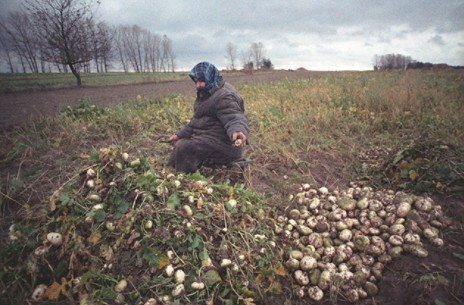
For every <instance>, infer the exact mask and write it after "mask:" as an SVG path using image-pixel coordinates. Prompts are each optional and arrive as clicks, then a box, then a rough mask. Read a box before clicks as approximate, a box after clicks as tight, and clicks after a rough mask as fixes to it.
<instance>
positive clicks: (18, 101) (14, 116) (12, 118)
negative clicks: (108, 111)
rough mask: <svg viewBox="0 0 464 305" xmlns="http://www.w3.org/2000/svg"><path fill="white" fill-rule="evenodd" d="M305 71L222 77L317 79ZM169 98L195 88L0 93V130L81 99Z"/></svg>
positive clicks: (241, 80) (103, 102)
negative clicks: (168, 96)
mask: <svg viewBox="0 0 464 305" xmlns="http://www.w3.org/2000/svg"><path fill="white" fill-rule="evenodd" d="M317 75H318V74H317V73H315V72H309V71H273V72H266V73H255V74H235V75H225V76H224V79H225V80H226V81H228V82H230V83H231V84H233V85H234V86H238V85H240V84H245V83H247V84H256V83H263V82H273V81H281V80H285V79H303V78H309V77H314V76H317ZM169 94H181V95H185V96H193V95H194V94H195V87H194V86H193V84H192V82H191V81H190V79H186V80H183V81H170V82H159V83H146V84H135V85H120V86H108V87H81V88H69V89H60V90H50V91H35V92H19V93H0V130H3V129H8V128H11V127H13V126H16V125H18V124H21V123H24V122H28V121H29V122H30V121H34V120H38V119H41V118H44V117H49V116H54V115H56V114H58V113H59V111H60V110H61V109H62V108H63V107H65V106H68V105H76V104H77V103H79V101H80V100H82V99H90V100H91V101H92V102H94V103H96V104H98V105H100V106H109V105H112V104H113V105H114V104H119V103H124V102H127V101H131V100H132V101H134V100H135V99H136V97H137V95H140V96H142V97H143V98H149V99H155V98H159V97H162V96H165V95H169Z"/></svg>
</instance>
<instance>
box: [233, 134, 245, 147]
mask: <svg viewBox="0 0 464 305" xmlns="http://www.w3.org/2000/svg"><path fill="white" fill-rule="evenodd" d="M246 140H247V137H246V135H245V134H244V133H243V132H241V131H234V132H233V133H232V142H233V145H234V146H235V147H244V146H245V144H246Z"/></svg>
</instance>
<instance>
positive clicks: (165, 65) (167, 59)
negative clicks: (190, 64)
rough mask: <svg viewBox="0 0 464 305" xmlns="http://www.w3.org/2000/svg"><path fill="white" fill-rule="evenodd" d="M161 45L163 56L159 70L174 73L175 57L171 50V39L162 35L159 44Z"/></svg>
mask: <svg viewBox="0 0 464 305" xmlns="http://www.w3.org/2000/svg"><path fill="white" fill-rule="evenodd" d="M161 45H162V47H163V51H162V52H163V55H162V57H161V67H160V68H161V69H162V70H163V71H164V72H166V71H172V72H174V70H175V64H174V60H175V56H174V52H173V50H172V42H171V39H169V38H168V36H166V35H163V40H162V42H161Z"/></svg>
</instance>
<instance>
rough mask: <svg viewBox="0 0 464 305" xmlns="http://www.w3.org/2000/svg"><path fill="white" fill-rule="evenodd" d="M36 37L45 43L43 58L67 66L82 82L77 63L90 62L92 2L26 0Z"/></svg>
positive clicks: (78, 81) (76, 0)
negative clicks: (89, 25)
mask: <svg viewBox="0 0 464 305" xmlns="http://www.w3.org/2000/svg"><path fill="white" fill-rule="evenodd" d="M25 8H26V10H27V11H28V12H29V13H30V14H31V16H32V17H33V20H34V23H35V25H36V28H37V33H38V37H39V38H40V39H41V40H42V41H44V42H46V47H45V48H44V49H43V53H42V56H43V57H44V59H45V60H46V61H49V62H55V63H57V64H62V65H66V66H68V67H69V69H70V70H71V72H72V73H73V75H74V76H75V77H76V80H77V85H78V86H80V85H81V84H82V81H81V76H80V70H79V69H80V66H81V65H83V64H85V63H87V62H89V61H91V59H92V54H91V52H90V51H89V50H90V47H89V42H90V41H91V40H90V36H91V33H90V32H89V30H88V28H89V27H88V24H89V23H90V22H91V21H92V19H93V16H92V11H91V8H92V2H89V3H88V2H86V0H26V4H25Z"/></svg>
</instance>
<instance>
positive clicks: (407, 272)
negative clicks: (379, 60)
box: [0, 71, 464, 305]
mask: <svg viewBox="0 0 464 305" xmlns="http://www.w3.org/2000/svg"><path fill="white" fill-rule="evenodd" d="M317 76H318V74H317V73H315V72H308V71H278V72H273V73H263V74H261V73H257V74H241V75H235V74H234V75H227V74H226V75H224V79H225V80H226V81H228V82H230V83H232V84H233V85H235V86H239V85H241V84H256V83H260V82H272V81H281V80H284V79H302V78H308V77H317ZM194 93H195V87H194V86H193V84H192V82H191V81H190V80H188V79H187V80H185V81H172V82H160V83H146V84H138V85H126V86H111V87H98V88H94V87H82V88H70V89H63V90H53V91H40V92H24V93H1V94H0V130H6V129H10V128H12V127H14V126H16V125H18V124H21V123H25V122H30V121H32V120H37V119H40V118H43V117H49V116H53V115H56V114H57V113H59V111H60V109H62V108H63V107H64V106H67V105H75V104H77V103H78V102H79V101H80V100H81V99H84V98H88V99H90V100H91V101H92V102H94V103H96V104H98V105H101V106H110V105H114V104H118V103H121V102H125V101H130V100H135V99H136V96H137V95H141V96H142V97H144V98H150V99H155V98H159V97H162V96H164V95H169V94H182V95H186V96H191V95H193V94H194ZM314 160H320V162H315V163H317V164H319V163H320V165H318V166H317V168H314V169H312V170H313V171H314V176H316V177H318V176H319V177H327V178H326V179H329V180H334V181H338V178H337V177H331V175H335V174H334V173H336V172H337V164H336V162H335V163H334V162H327V160H325V159H324V157H323V156H319V157H318V156H314ZM283 166H285V165H283ZM275 170H276V172H281V171H284V170H285V168H282V165H281V166H280V168H276V169H275ZM261 178H262V179H261ZM331 178H332V179H331ZM256 180H262V183H264V184H265V182H264V181H265V180H266V177H259V178H257V179H256ZM318 182H323V181H318ZM326 182H327V181H326ZM329 182H330V181H329ZM334 183H335V182H334ZM258 189H262V190H264V191H265V190H266V186H265V185H261V186H258ZM434 200H435V202H436V203H437V204H440V205H441V206H442V207H443V209H444V210H445V211H447V214H448V215H451V217H452V219H453V221H454V225H453V226H451V227H449V228H446V229H444V230H443V239H444V241H445V245H444V246H443V247H441V248H436V247H432V246H430V245H428V244H426V248H427V250H428V251H429V256H428V257H427V258H416V257H413V256H411V255H403V256H402V257H401V258H398V259H395V260H394V261H393V262H392V263H391V264H389V265H388V266H387V267H386V271H385V272H384V273H383V278H382V280H381V281H380V284H379V288H380V291H379V294H378V295H377V296H376V297H375V298H371V299H365V300H362V301H360V302H359V304H378V305H381V304H382V305H398V304H434V305H442V304H446V305H450V304H464V239H463V238H462V233H463V231H464V230H463V227H462V223H463V221H464V202H463V201H462V200H458V199H455V198H447V197H443V196H440V197H435V198H434ZM288 284H289V283H286V285H288ZM340 299H342V298H340ZM342 303H343V302H341V301H339V302H335V303H333V302H332V301H329V300H327V301H325V302H323V304H342ZM266 304H283V303H280V301H279V298H276V300H269V301H268V302H266ZM299 304H313V302H310V301H308V300H302V301H301V302H299Z"/></svg>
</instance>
